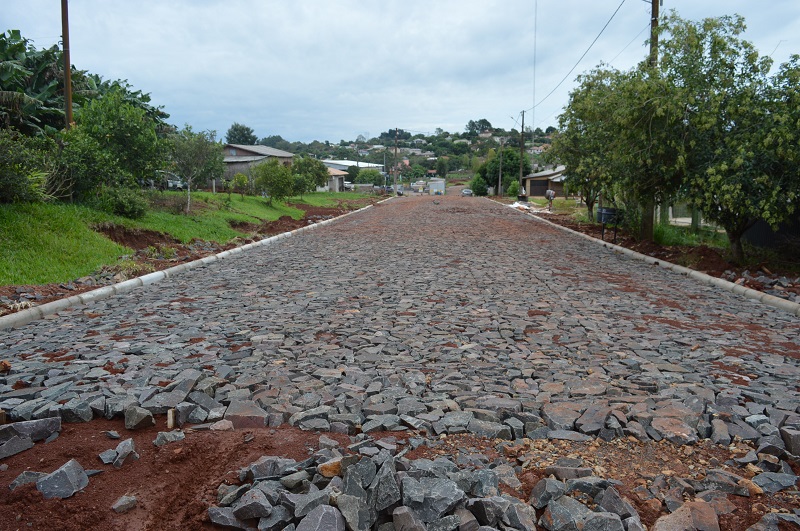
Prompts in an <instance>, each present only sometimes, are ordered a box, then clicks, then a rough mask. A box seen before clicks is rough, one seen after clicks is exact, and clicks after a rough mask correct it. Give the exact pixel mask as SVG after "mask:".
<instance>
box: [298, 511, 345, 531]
mask: <svg viewBox="0 0 800 531" xmlns="http://www.w3.org/2000/svg"><path fill="white" fill-rule="evenodd" d="M297 531H345V521H344V516H342V513H340V512H339V510H338V509H337V508H336V507H331V506H330V505H320V506H319V507H317V508H316V509H314V510H313V511H311V512H310V513H308V515H306V517H305V518H303V519H302V520H300V523H299V524H297Z"/></svg>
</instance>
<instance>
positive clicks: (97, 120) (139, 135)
mask: <svg viewBox="0 0 800 531" xmlns="http://www.w3.org/2000/svg"><path fill="white" fill-rule="evenodd" d="M76 120H77V123H78V125H79V126H80V127H82V128H83V131H84V132H85V133H86V134H87V135H88V136H90V137H91V138H93V139H94V140H95V141H96V142H97V144H98V145H99V146H100V149H102V150H104V151H107V152H108V153H110V154H111V156H112V157H113V158H114V159H115V160H116V163H117V165H118V166H119V168H120V169H121V170H122V171H123V172H124V173H125V174H127V175H128V176H130V177H128V178H125V179H124V182H116V183H108V184H111V185H114V186H134V185H136V184H137V183H139V182H144V181H146V180H148V179H151V178H152V177H153V174H154V172H155V170H157V169H159V168H160V167H161V166H162V165H163V161H164V158H165V155H166V145H165V144H164V142H163V141H162V140H161V139H160V138H159V137H158V134H157V123H156V122H155V121H154V120H152V119H150V118H149V117H148V116H147V112H146V111H145V110H144V109H142V108H139V107H136V106H134V105H132V104H130V103H127V102H126V101H125V94H124V93H123V91H122V90H121V89H114V90H111V91H110V92H107V93H106V94H104V95H102V96H101V97H99V98H97V99H94V100H91V101H90V102H89V103H88V104H87V105H86V106H85V107H83V108H81V109H80V110H79V112H78V113H76Z"/></svg>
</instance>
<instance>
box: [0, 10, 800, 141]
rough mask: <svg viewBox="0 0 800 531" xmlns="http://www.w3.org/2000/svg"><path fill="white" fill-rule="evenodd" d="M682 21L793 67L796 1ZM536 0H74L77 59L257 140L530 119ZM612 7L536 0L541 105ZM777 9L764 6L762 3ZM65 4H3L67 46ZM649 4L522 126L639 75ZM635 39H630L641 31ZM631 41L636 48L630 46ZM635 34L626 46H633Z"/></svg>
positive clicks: (613, 30)
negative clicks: (737, 22)
mask: <svg viewBox="0 0 800 531" xmlns="http://www.w3.org/2000/svg"><path fill="white" fill-rule="evenodd" d="M664 4H665V5H664V7H663V9H665V10H666V9H670V8H675V9H677V10H678V11H679V13H680V14H681V16H683V17H684V18H689V19H699V18H702V17H706V16H719V15H723V14H733V13H737V12H738V13H740V14H742V15H744V16H745V17H746V19H747V22H748V26H749V31H748V33H747V34H746V38H748V39H749V40H751V41H753V42H754V43H755V44H756V46H757V47H758V48H759V50H760V52H761V53H762V54H769V53H771V52H772V51H773V49H775V48H776V47H777V50H776V52H775V55H774V58H775V59H776V60H777V61H779V62H780V61H785V60H786V59H787V58H788V57H789V54H790V53H798V52H800V37H798V35H800V5H798V3H797V2H796V1H794V0H778V1H771V2H769V3H768V4H766V3H760V2H745V1H742V0H728V1H723V0H703V1H702V2H697V1H694V0H666V1H665V2H664ZM535 5H537V4H535V2H534V0H506V1H495V2H491V1H486V0H460V1H457V0H437V1H422V0H403V1H401V0H384V1H382V2H370V1H355V0H331V1H327V2H323V1H317V0H307V1H303V2H289V1H276V0H269V1H258V0H226V1H222V0H202V1H190V0H183V1H168V2H164V1H157V0H140V1H137V2H121V1H118V2H108V1H104V0H72V1H71V2H70V25H71V28H70V39H71V45H72V60H73V64H75V65H76V66H77V67H78V68H81V69H85V70H89V71H91V72H93V73H97V74H100V75H102V76H103V77H104V78H107V79H128V80H129V81H130V82H131V84H133V85H134V86H135V87H136V88H137V89H141V90H143V91H145V92H149V93H150V94H151V95H152V98H153V101H154V103H156V104H158V105H162V106H164V107H165V110H166V111H167V112H168V113H170V115H171V121H172V122H173V123H175V124H176V125H183V124H184V123H188V124H190V125H192V126H193V127H194V128H195V129H214V130H216V131H217V133H218V135H219V136H224V134H225V131H226V130H227V129H228V127H229V126H230V125H231V124H232V123H233V122H239V123H244V124H246V125H248V126H250V127H252V128H253V129H254V130H255V132H256V134H257V135H258V136H260V137H263V136H267V135H273V134H279V135H281V136H283V137H284V138H286V139H288V140H302V141H310V140H314V139H317V140H330V141H332V142H338V141H339V140H340V139H346V140H350V139H354V138H355V137H356V136H357V135H359V134H369V135H371V136H376V135H378V134H379V133H380V132H381V131H385V130H387V129H389V128H393V127H401V128H404V129H406V130H412V131H420V132H432V131H433V130H434V129H435V128H436V127H442V128H443V129H445V130H449V131H453V132H455V131H462V130H463V129H464V125H465V124H466V123H467V121H469V120H471V119H478V118H487V119H488V120H489V121H491V122H492V123H493V124H494V125H496V126H499V127H503V128H507V129H509V128H511V127H516V128H519V123H518V120H519V114H520V111H521V110H522V109H530V108H531V107H532V106H533V101H534V94H533V93H534V84H533V79H534V6H535ZM618 5H619V2H618V1H617V0H607V1H596V0H595V1H587V0H560V1H557V2H556V1H552V0H541V1H538V8H537V9H536V39H535V46H536V65H535V70H536V88H535V92H536V100H537V101H540V100H541V99H542V98H544V97H545V96H546V95H547V94H548V93H549V92H550V91H551V90H553V88H554V87H555V86H556V85H557V84H558V82H559V81H560V80H561V79H562V78H563V77H564V75H565V74H566V73H567V72H568V71H569V69H570V68H571V67H572V66H573V65H574V64H575V62H576V61H577V60H578V58H579V57H580V55H581V54H582V53H583V52H584V51H585V50H586V48H587V47H588V46H589V44H590V43H591V41H592V40H593V39H594V38H595V36H596V35H597V33H598V32H599V31H600V29H601V28H602V27H603V25H604V24H605V23H606V21H607V20H608V18H609V17H610V16H611V13H612V12H613V11H614V9H616V7H617V6H618ZM765 6H768V7H765ZM59 9H60V8H59V5H58V2H55V1H54V0H6V1H5V2H4V17H3V18H4V20H5V21H6V25H7V28H8V29H11V28H15V29H20V30H21V31H22V33H23V35H24V36H26V37H28V38H31V39H34V41H35V44H36V45H37V46H38V47H47V46H50V45H52V44H54V43H56V42H58V40H59V39H60V37H59V35H60V33H61V28H60V10H59ZM648 20H649V3H645V2H642V1H641V0H628V1H627V2H625V4H624V5H623V7H622V8H621V9H620V11H619V13H618V14H617V16H616V17H615V19H614V20H613V21H612V22H611V24H609V26H608V28H607V29H606V31H605V33H604V34H603V35H602V36H601V37H600V39H599V40H598V42H597V43H596V44H595V46H594V48H593V49H592V50H591V51H590V52H589V53H588V54H587V56H586V58H585V59H584V60H583V61H582V62H581V63H580V64H579V65H578V67H577V68H576V70H575V71H574V72H573V73H572V74H571V75H570V76H569V78H568V79H567V81H565V82H564V83H563V85H561V87H559V88H558V89H557V90H556V91H555V92H554V93H553V95H552V96H550V97H549V98H547V100H546V101H544V102H543V103H541V104H540V105H539V106H538V107H537V108H536V110H535V112H528V113H527V114H526V124H530V120H531V119H534V120H535V125H536V126H541V127H543V128H544V127H546V126H547V125H555V124H556V121H557V116H558V114H559V113H560V111H561V109H562V107H563V106H564V105H565V103H566V102H567V98H568V94H569V91H570V89H571V88H573V87H574V79H575V77H576V76H577V75H578V74H579V73H581V72H584V71H586V70H588V69H590V68H592V67H594V66H596V65H597V64H598V63H600V62H602V61H606V62H608V61H610V60H611V59H612V58H615V57H616V59H615V60H614V61H613V63H612V65H613V66H615V67H617V68H622V69H626V68H630V67H631V66H633V65H635V64H636V63H637V62H638V61H640V60H641V59H642V58H644V57H645V56H646V54H647V49H646V46H645V41H646V39H647V37H648V32H647V31H644V32H643V33H641V35H639V37H638V38H635V37H636V35H637V34H638V33H639V32H640V31H641V30H643V29H645V28H646V27H647V25H648ZM634 38H635V39H634ZM632 40H634V42H632V43H631V41H632ZM629 43H631V44H630V45H629V46H628V47H627V48H625V46H626V45H628V44H629Z"/></svg>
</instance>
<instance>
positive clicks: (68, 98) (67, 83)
mask: <svg viewBox="0 0 800 531" xmlns="http://www.w3.org/2000/svg"><path fill="white" fill-rule="evenodd" d="M61 42H62V43H63V46H64V116H65V117H66V120H67V126H66V128H67V129H69V128H70V126H71V125H72V67H71V66H70V65H71V62H70V60H69V13H68V9H67V0H61Z"/></svg>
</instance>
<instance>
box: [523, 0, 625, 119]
mask: <svg viewBox="0 0 800 531" xmlns="http://www.w3.org/2000/svg"><path fill="white" fill-rule="evenodd" d="M624 3H625V0H622V2H620V3H619V5H618V6H617V9H615V10H614V13H613V14H612V15H611V18H609V19H608V22H606V25H605V26H603V29H601V30H600V33H598V34H597V37H595V38H594V40H593V41H592V44H590V45H589V47H588V48H587V49H586V51H585V52H583V55H581V57H580V59H578V60H577V61H576V62H575V65H574V66H573V67H572V68H570V69H569V72H567V75H565V76H564V78H563V79H562V80H561V81H559V82H558V85H556V86H555V87H554V88H553V90H551V91H550V92H549V93H548V94H547V96H545V97H544V98H542V99H541V100H540V101H539V103H536V102H534V104H533V107H532V108H531V109H529V110H533V109H535V108H536V107H538V106H539V105H541V104H542V103H544V102H545V100H546V99H547V98H549V97H550V96H552V95H553V93H554V92H555V91H556V90H558V87H560V86H561V84H562V83H564V81H566V80H567V78H568V77H569V75H570V74H571V73H572V72H573V71H574V70H575V69H576V68H577V67H578V65H579V64H580V62H581V61H583V58H584V57H586V54H587V53H589V50H591V49H592V46H594V44H595V43H596V42H597V39H599V38H600V36H601V35H602V34H603V32H604V31H605V30H606V28H607V27H608V25H609V24H611V21H612V20H614V17H615V16H617V13H618V12H619V10H620V8H622V4H624Z"/></svg>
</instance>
